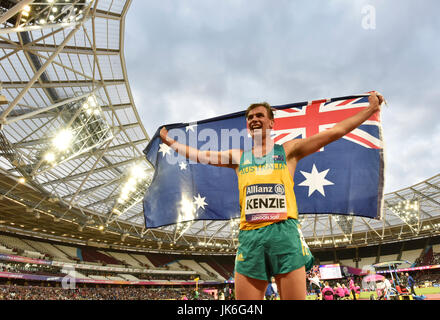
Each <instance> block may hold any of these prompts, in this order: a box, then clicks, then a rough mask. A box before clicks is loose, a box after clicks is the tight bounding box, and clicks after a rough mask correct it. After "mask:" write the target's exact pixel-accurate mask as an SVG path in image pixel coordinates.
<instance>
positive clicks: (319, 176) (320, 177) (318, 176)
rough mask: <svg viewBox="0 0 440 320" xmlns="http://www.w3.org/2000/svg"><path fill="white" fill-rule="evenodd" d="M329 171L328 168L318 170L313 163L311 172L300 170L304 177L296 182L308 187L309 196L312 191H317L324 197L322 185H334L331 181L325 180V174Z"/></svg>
mask: <svg viewBox="0 0 440 320" xmlns="http://www.w3.org/2000/svg"><path fill="white" fill-rule="evenodd" d="M329 171H330V169H327V170H324V171H322V172H318V170H317V169H316V166H315V164H313V168H312V172H311V173H308V172H304V171H301V173H302V174H303V176H304V177H305V178H306V180H304V181H303V182H301V183H300V184H298V185H299V186H304V187H309V197H310V196H311V195H312V194H313V192H315V191H318V192H319V193H320V194H322V195H323V196H324V197H325V191H324V186H331V185H334V183H333V182H331V181H329V180H327V179H326V178H325V176H326V175H327V173H328V172H329Z"/></svg>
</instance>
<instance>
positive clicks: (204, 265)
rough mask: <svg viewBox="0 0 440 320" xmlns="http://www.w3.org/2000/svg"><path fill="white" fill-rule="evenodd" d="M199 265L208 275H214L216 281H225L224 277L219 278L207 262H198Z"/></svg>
mask: <svg viewBox="0 0 440 320" xmlns="http://www.w3.org/2000/svg"><path fill="white" fill-rule="evenodd" d="M200 265H201V266H202V267H203V268H204V269H205V270H207V271H208V272H209V273H210V275H214V276H215V278H216V280H220V281H225V280H227V279H225V277H223V276H221V275H220V274H219V273H218V272H217V271H215V269H214V268H212V267H211V266H210V265H209V264H208V263H207V262H200Z"/></svg>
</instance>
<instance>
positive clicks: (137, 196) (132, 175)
mask: <svg viewBox="0 0 440 320" xmlns="http://www.w3.org/2000/svg"><path fill="white" fill-rule="evenodd" d="M149 170H150V169H149V168H148V167H147V166H146V164H145V163H136V164H134V165H133V166H131V167H129V168H128V170H127V172H126V174H125V177H124V179H123V181H124V183H122V184H121V188H120V191H119V196H118V198H117V200H116V201H115V204H114V206H113V208H112V210H111V212H112V213H113V214H115V215H117V216H120V215H122V214H123V213H125V212H126V211H127V210H129V209H130V208H131V207H133V206H134V205H136V204H137V203H139V202H140V201H142V199H143V198H144V195H145V192H146V191H147V189H148V187H149V185H150V183H151V180H152V174H151V172H150V171H149Z"/></svg>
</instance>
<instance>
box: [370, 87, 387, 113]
mask: <svg viewBox="0 0 440 320" xmlns="http://www.w3.org/2000/svg"><path fill="white" fill-rule="evenodd" d="M384 101H385V99H384V98H383V96H382V95H381V94H379V93H378V92H376V91H373V92H372V93H371V94H370V96H369V97H368V102H369V103H370V108H372V109H373V110H375V111H379V110H380V106H381V105H382V103H383V102H384Z"/></svg>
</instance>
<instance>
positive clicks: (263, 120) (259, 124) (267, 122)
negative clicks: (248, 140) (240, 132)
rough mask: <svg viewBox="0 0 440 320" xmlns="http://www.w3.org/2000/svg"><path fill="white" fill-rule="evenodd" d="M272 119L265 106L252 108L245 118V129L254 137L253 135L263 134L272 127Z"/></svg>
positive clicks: (268, 131)
mask: <svg viewBox="0 0 440 320" xmlns="http://www.w3.org/2000/svg"><path fill="white" fill-rule="evenodd" d="M273 125H274V120H271V119H270V118H269V115H268V114H267V110H266V108H265V107H256V108H254V109H252V110H251V111H250V112H249V114H248V117H247V119H246V126H247V129H248V131H249V133H250V135H251V136H252V138H254V137H255V136H265V135H266V134H267V133H270V130H271V129H272V128H273Z"/></svg>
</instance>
